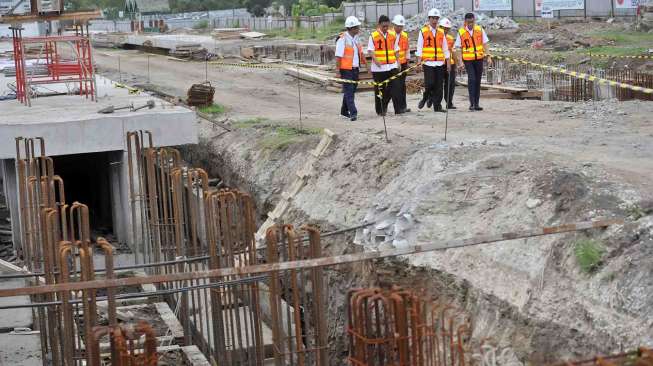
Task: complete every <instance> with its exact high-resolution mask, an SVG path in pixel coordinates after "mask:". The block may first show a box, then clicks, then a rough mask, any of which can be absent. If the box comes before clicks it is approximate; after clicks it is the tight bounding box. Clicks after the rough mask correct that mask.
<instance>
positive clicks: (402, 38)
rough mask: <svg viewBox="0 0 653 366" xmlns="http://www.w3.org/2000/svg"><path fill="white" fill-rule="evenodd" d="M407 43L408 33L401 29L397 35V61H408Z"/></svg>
mask: <svg viewBox="0 0 653 366" xmlns="http://www.w3.org/2000/svg"><path fill="white" fill-rule="evenodd" d="M408 52H410V51H409V45H408V33H406V32H404V31H402V32H401V34H400V35H399V63H400V64H402V65H403V64H405V63H407V62H408V58H407V57H406V55H408Z"/></svg>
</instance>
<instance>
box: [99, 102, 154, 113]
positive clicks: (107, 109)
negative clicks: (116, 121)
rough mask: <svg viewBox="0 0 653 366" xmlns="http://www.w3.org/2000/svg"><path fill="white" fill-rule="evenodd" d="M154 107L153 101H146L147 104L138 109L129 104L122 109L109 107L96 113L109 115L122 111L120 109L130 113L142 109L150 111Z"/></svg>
mask: <svg viewBox="0 0 653 366" xmlns="http://www.w3.org/2000/svg"><path fill="white" fill-rule="evenodd" d="M155 106H156V104H155V103H154V101H153V100H148V101H147V103H145V104H143V105H141V106H138V107H134V103H131V104H130V105H127V106H123V107H115V106H113V105H110V106H108V107H105V108H102V109H100V110H99V111H98V113H102V114H111V113H114V112H115V111H119V110H122V109H129V111H130V112H136V111H138V110H141V109H143V108H147V109H152V108H154V107H155Z"/></svg>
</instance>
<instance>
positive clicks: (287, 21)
mask: <svg viewBox="0 0 653 366" xmlns="http://www.w3.org/2000/svg"><path fill="white" fill-rule="evenodd" d="M341 19H342V13H330V14H324V15H320V16H313V17H299V18H297V19H294V18H292V17H248V16H237V17H220V18H211V19H210V24H209V26H210V28H249V29H251V30H256V31H266V30H272V29H288V28H293V27H295V26H297V25H299V27H300V28H304V29H311V28H313V29H315V28H321V27H324V26H327V25H329V24H330V23H332V22H334V21H337V20H341ZM144 22H145V26H146V27H147V26H148V25H147V23H148V21H147V20H146V21H144ZM164 22H165V24H166V25H167V26H168V29H171V30H174V29H181V28H195V27H196V26H199V25H200V24H202V23H205V22H207V19H167V20H164ZM89 28H90V30H92V31H97V32H131V25H130V21H129V20H115V21H114V20H93V21H91V25H90V27H89Z"/></svg>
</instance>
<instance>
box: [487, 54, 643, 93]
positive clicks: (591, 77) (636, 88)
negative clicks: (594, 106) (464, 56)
mask: <svg viewBox="0 0 653 366" xmlns="http://www.w3.org/2000/svg"><path fill="white" fill-rule="evenodd" d="M491 56H492V58H495V59H497V60H505V61H508V62H513V63H518V64H522V65H530V66H534V67H538V68H541V69H545V70H550V71H553V72H556V73H559V74H565V75H569V76H572V77H575V78H577V79H585V80H589V81H592V82H595V83H598V84H604V85H610V86H616V87H618V88H622V89H630V90H633V91H638V92H642V93H646V94H653V89H649V88H644V87H641V86H635V85H631V84H626V83H621V82H618V81H614V80H608V79H603V78H600V77H598V76H594V75H590V74H585V73H582V72H576V71H569V70H567V69H565V68H563V67H556V66H549V65H544V64H538V63H536V62H531V61H528V60H522V59H517V58H512V57H506V56H499V55H491Z"/></svg>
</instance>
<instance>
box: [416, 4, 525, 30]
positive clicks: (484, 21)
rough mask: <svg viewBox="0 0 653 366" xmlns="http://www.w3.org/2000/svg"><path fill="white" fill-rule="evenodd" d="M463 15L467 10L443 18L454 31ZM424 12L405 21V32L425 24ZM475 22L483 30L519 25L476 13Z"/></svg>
mask: <svg viewBox="0 0 653 366" xmlns="http://www.w3.org/2000/svg"><path fill="white" fill-rule="evenodd" d="M465 13H467V10H465V9H464V8H460V9H458V10H456V11H454V12H450V13H448V14H446V13H443V16H446V17H448V18H449V19H450V20H451V22H452V23H453V27H454V29H457V28H459V27H460V26H462V24H463V23H464V18H465ZM426 14H427V13H426V12H423V13H419V14H417V15H415V16H413V17H411V18H409V19H407V20H406V30H407V31H408V32H412V31H414V30H416V29H419V28H420V27H421V26H423V25H424V24H426V22H427V20H428V17H427V15H426ZM476 21H477V23H478V24H480V25H481V26H482V27H483V28H485V29H515V28H519V24H518V23H517V22H515V21H514V20H512V18H509V17H490V16H487V15H485V14H483V13H476Z"/></svg>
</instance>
